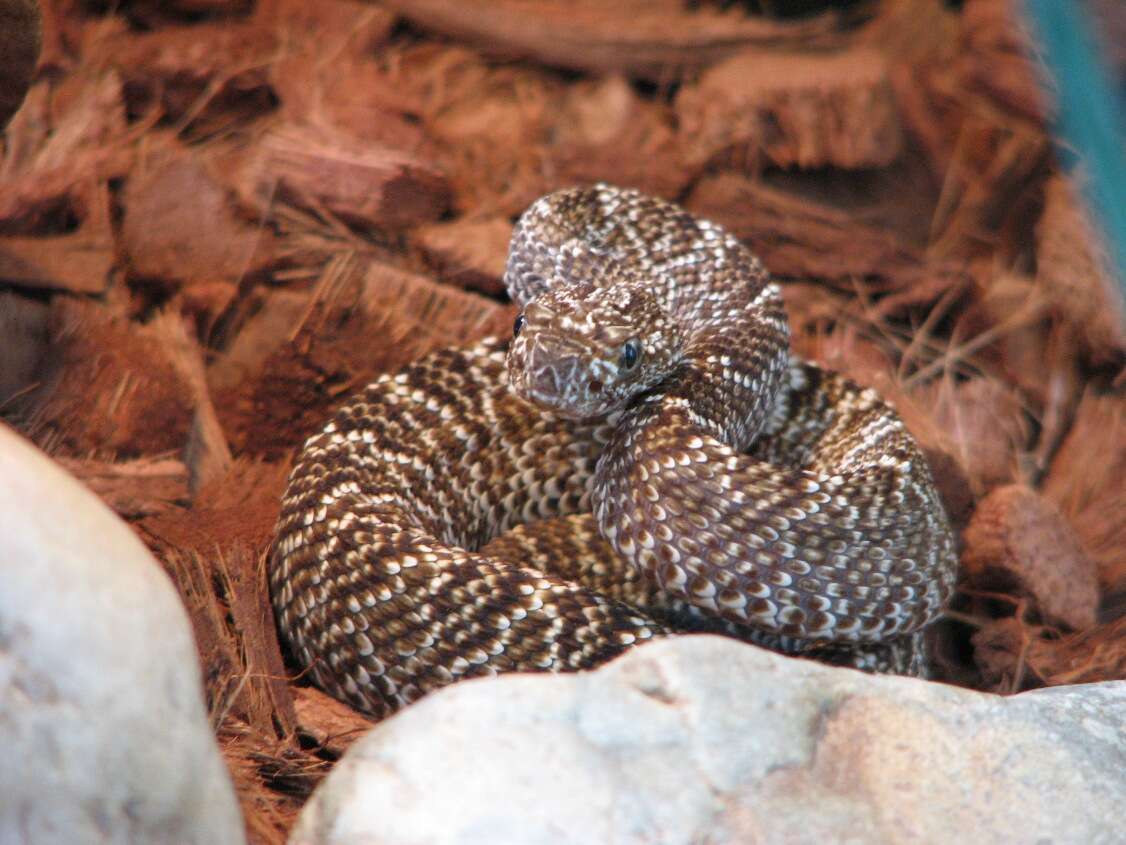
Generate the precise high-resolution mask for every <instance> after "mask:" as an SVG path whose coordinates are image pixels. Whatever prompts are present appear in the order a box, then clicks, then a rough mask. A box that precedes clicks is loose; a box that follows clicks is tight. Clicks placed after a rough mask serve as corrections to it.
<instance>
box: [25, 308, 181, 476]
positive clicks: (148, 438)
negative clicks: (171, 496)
mask: <svg viewBox="0 0 1126 845" xmlns="http://www.w3.org/2000/svg"><path fill="white" fill-rule="evenodd" d="M48 333H49V338H50V339H49V346H48V354H47V355H46V356H45V358H44V361H43V377H42V381H43V383H42V386H41V387H40V388H39V389H38V390H36V391H34V392H33V393H30V394H28V395H27V397H26V400H25V401H23V402H21V403H20V406H21V407H22V412H23V413H24V414H25V415H26V417H27V419H28V421H29V424H28V430H29V434H30V435H31V436H32V438H33V439H34V440H35V441H36V442H37V444H38V445H39V446H40V447H41V448H43V449H44V451H46V452H48V453H49V454H62V455H68V456H75V457H88V456H94V457H105V458H111V459H112V458H116V457H118V456H124V457H130V456H135V455H152V454H160V453H165V452H169V451H178V450H180V449H182V448H183V447H184V444H185V442H186V441H187V435H188V428H189V425H190V422H191V417H192V413H193V411H194V401H193V398H192V385H191V381H190V379H189V378H188V376H187V375H186V374H185V373H184V372H183V371H182V370H181V369H180V368H179V367H178V365H177V364H176V362H175V358H174V356H173V354H172V353H171V352H170V350H169V349H168V347H167V345H166V342H165V340H164V339H163V338H161V337H160V336H159V335H158V334H156V333H154V332H153V331H152V330H148V329H146V328H144V327H138V326H136V325H133V324H132V323H131V322H130V321H129V320H127V319H125V318H124V317H121V316H119V315H117V314H115V313H114V312H112V311H111V310H110V309H108V308H105V307H103V306H101V305H98V304H96V303H92V302H83V301H79V300H70V299H62V298H56V299H55V300H53V301H52V303H51V313H50V318H49V324H48Z"/></svg>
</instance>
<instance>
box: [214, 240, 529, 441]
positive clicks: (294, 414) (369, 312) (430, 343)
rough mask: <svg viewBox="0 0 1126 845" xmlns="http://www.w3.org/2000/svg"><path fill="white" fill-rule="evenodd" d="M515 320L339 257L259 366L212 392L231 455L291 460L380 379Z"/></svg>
mask: <svg viewBox="0 0 1126 845" xmlns="http://www.w3.org/2000/svg"><path fill="white" fill-rule="evenodd" d="M512 318H513V309H511V308H504V307H502V306H500V305H498V304H496V303H495V302H492V301H490V300H487V299H484V298H482V297H480V296H478V295H475V294H472V293H468V292H465V291H461V290H458V289H457V288H453V287H450V286H447V285H439V284H435V283H434V282H432V281H430V280H429V279H426V278H424V277H421V276H416V275H413V274H411V273H406V272H404V271H402V270H398V269H396V268H394V267H390V266H388V265H386V264H382V263H380V262H378V261H371V260H370V259H365V258H362V257H358V256H351V257H349V256H347V255H343V256H341V257H340V258H339V259H338V260H337V261H335V262H333V264H331V265H330V266H329V268H328V269H326V271H325V273H324V274H323V276H322V278H321V280H320V282H319V283H318V285H317V290H316V294H315V296H314V297H313V299H312V301H311V302H310V303H309V308H308V310H307V311H306V312H305V314H304V315H303V316H302V319H301V321H300V323H299V325H298V326H296V327H295V328H294V330H293V331H292V332H291V333H290V335H289V336H287V337H286V339H285V342H284V343H282V344H280V345H278V346H277V347H276V348H275V349H274V350H273V351H272V352H270V353H269V354H268V355H267V356H266V357H265V360H264V361H263V362H262V364H261V368H260V369H259V370H258V371H257V372H252V373H247V374H246V375H247V377H246V379H245V380H244V381H243V382H241V383H239V384H238V386H237V387H236V388H233V389H231V390H230V391H224V390H222V389H220V388H216V390H215V399H216V407H217V409H218V412H219V418H220V421H221V422H222V424H223V428H224V430H225V431H226V433H227V436H228V438H230V442H231V446H232V448H233V449H234V450H235V452H236V453H249V454H253V455H258V456H261V457H263V458H266V459H268V460H277V459H280V458H284V457H287V456H288V455H289V454H290V451H291V450H292V449H293V447H294V446H297V445H299V444H300V443H302V442H304V440H305V439H306V438H307V437H308V436H309V435H310V434H311V433H312V432H314V431H316V430H318V429H319V428H320V427H321V426H322V425H323V424H324V421H325V420H326V419H327V418H328V416H329V414H330V412H331V409H332V408H334V407H335V406H336V405H337V404H339V403H340V402H341V401H343V399H344V398H346V397H347V396H348V395H349V394H350V393H352V392H354V391H356V390H358V389H359V388H360V387H362V386H363V385H364V384H366V383H368V382H369V381H372V380H373V379H374V378H375V377H376V376H377V375H378V374H380V373H383V372H387V371H390V370H394V369H397V368H398V367H401V366H403V365H405V364H406V363H408V362H410V361H413V360H414V359H415V358H417V357H419V356H421V355H424V354H426V353H427V352H431V351H433V350H435V349H438V348H439V347H443V346H451V345H457V344H465V343H469V342H471V341H473V340H477V339H479V338H481V337H484V336H485V335H490V334H506V333H508V332H510V331H511V326H512ZM373 338H376V339H378V342H373V340H372V339H373ZM255 357H257V356H255Z"/></svg>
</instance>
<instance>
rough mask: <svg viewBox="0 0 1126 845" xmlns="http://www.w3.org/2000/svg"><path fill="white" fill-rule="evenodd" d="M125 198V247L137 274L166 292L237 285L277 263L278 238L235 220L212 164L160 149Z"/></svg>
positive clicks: (178, 150) (147, 158)
mask: <svg viewBox="0 0 1126 845" xmlns="http://www.w3.org/2000/svg"><path fill="white" fill-rule="evenodd" d="M139 165H140V166H139V169H138V170H137V171H136V172H135V173H134V174H133V175H132V176H131V177H130V179H129V182H128V184H127V185H126V188H125V192H124V197H123V201H124V205H125V213H124V216H123V219H122V222H121V243H122V247H123V249H124V251H125V254H126V256H127V257H128V261H129V267H130V272H131V273H132V274H133V275H134V276H137V277H142V278H145V279H148V280H151V282H153V283H155V284H156V285H158V286H159V287H161V288H163V289H164V290H166V291H175V290H177V289H179V288H181V287H186V286H192V285H195V284H211V283H213V282H226V283H236V282H238V281H240V280H241V279H243V278H244V277H246V276H253V275H255V274H256V273H259V272H261V271H262V270H263V269H264V268H265V267H266V266H268V265H269V263H270V262H271V261H272V251H273V246H274V240H273V237H272V235H271V233H270V231H269V230H268V229H265V228H264V227H261V226H255V225H252V224H251V223H249V222H247V221H246V220H244V219H242V218H240V217H239V216H238V215H236V214H235V211H234V208H233V206H232V203H231V202H230V200H229V198H228V196H227V192H226V191H225V190H224V188H223V187H222V186H221V185H220V184H218V183H217V182H216V180H215V179H214V178H213V177H212V175H211V172H210V169H209V167H208V165H207V162H206V161H205V160H204V159H203V158H202V157H201V156H199V155H198V154H195V153H190V152H188V151H186V150H183V149H181V148H179V147H178V145H176V144H175V143H173V142H169V144H168V145H159V144H157V145H155V148H154V149H153V150H151V151H150V153H149V154H148V155H146V156H145V157H144V159H143V160H142V161H141V162H140V163H139Z"/></svg>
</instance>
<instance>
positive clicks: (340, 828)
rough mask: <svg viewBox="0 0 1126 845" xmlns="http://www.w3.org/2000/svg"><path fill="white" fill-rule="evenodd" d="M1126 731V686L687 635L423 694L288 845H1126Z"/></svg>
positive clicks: (362, 744)
mask: <svg viewBox="0 0 1126 845" xmlns="http://www.w3.org/2000/svg"><path fill="white" fill-rule="evenodd" d="M1123 725H1126V683H1123V682H1115V683H1105V684H1093V685H1087V686H1079V687H1070V688H1067V687H1061V688H1055V689H1049V690H1040V691H1036V692H1030V693H1024V694H1022V695H1017V696H1013V697H1010V698H1001V697H998V696H994V695H986V694H982V693H976V692H971V691H967V690H963V689H957V688H954V687H949V686H944V685H940V684H934V683H927V682H925V681H919V680H915V679H911V678H899V677H887V676H870V675H863V674H861V673H859V672H855V671H852V670H849V669H834V668H830V667H826V666H821V665H819V664H816V663H812V662H807V661H801V660H796V659H792V658H786V657H781V656H779V655H775V654H772V653H770V652H767V651H763V650H761V649H758V648H755V647H754V646H750V645H745V644H741V643H737V642H734V641H732V640H725V639H721V638H717V637H705V636H696V637H680V638H675V639H670V640H666V641H662V642H655V643H653V644H651V645H646V646H644V647H641V648H638V649H636V650H634V651H633V652H631V653H629V654H627V655H625V656H623V657H622V658H620V659H618V660H616V661H614V662H613V663H611V664H609V665H608V666H606V667H604V668H602V669H600V670H599V671H596V672H592V673H587V674H579V675H556V676H550V675H538V676H534V675H522V676H520V675H513V676H508V677H503V678H498V679H488V680H479V681H470V682H466V683H463V684H460V685H455V686H453V687H450V688H448V689H445V690H442V691H441V692H439V693H436V694H434V695H432V696H430V697H428V698H426V699H424V700H423V701H421V702H419V703H418V704H416V705H414V706H412V707H410V708H409V709H407V710H406V711H404V712H403V713H401V714H400V715H398V716H395V717H394V718H391V719H389V720H387V721H386V722H384V723H382V724H381V725H379V726H377V727H376V728H375V729H373V730H372V731H371V733H370V734H368V735H367V736H365V737H364V738H363V739H362V740H360V741H359V742H357V743H356V744H355V745H354V746H353V747H352V748H351V749H350V750H349V751H348V753H347V754H346V755H345V756H344V757H343V759H342V760H341V761H340V762H339V763H338V764H337V766H336V768H335V769H334V770H333V772H332V773H331V774H330V775H329V776H328V778H327V779H326V780H325V782H324V783H323V784H322V785H321V786H320V788H319V789H318V790H317V791H316V792H315V793H314V795H313V797H312V798H311V799H310V801H309V802H308V804H307V805H306V807H305V809H304V810H303V812H302V814H301V817H300V819H299V821H298V824H297V826H296V828H295V829H294V831H293V834H292V836H291V838H290V842H291V843H301V845H305V843H317V844H318V845H321V844H322V843H323V844H324V845H328V843H333V845H344V844H345V843H347V844H348V845H353V843H354V844H355V845H359V844H360V843H365V844H366V843H380V845H396V843H404V844H405V843H412V845H420V844H421V843H426V845H438V843H463V844H464V845H467V844H468V843H479V842H489V843H521V844H522V845H528V843H552V845H559V843H594V842H597V843H707V844H708V845H717V843H727V842H731V843H736V842H737V843H747V842H753V843H773V842H786V843H803V842H855V843H865V842H878V843H899V842H912V843H926V842H936V843H938V842H941V843H948V842H957V841H967V842H974V843H991V842H997V843H1000V842H1005V843H1010V842H1022V843H1036V842H1043V843H1047V842H1054V843H1064V842H1077V843H1078V842H1082V843H1096V842H1106V843H1110V842H1120V841H1122V840H1121V837H1122V822H1121V807H1122V804H1123V801H1124V799H1126V733H1124V732H1123Z"/></svg>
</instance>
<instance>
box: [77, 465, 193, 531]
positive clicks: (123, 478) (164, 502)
mask: <svg viewBox="0 0 1126 845" xmlns="http://www.w3.org/2000/svg"><path fill="white" fill-rule="evenodd" d="M55 460H56V461H58V463H60V464H61V465H62V466H63V468H64V469H66V470H67V472H69V473H70V474H71V475H73V476H75V477H76V478H77V479H78V480H79V481H81V482H82V483H83V484H85V485H86V486H87V487H89V488H90V489H91V490H93V491H94V492H95V493H97V494H98V496H100V497H101V499H102V501H103V502H105V503H106V504H107V505H109V506H110V507H111V508H113V509H114V510H115V511H116V512H117V514H118V516H120V517H122V518H123V519H130V520H132V519H138V518H140V517H144V516H152V515H154V514H158V513H164V512H165V511H167V510H169V509H170V508H174V507H178V506H183V505H184V504H186V503H187V502H188V500H189V499H190V493H189V491H188V468H187V467H186V466H184V463H183V461H180V460H178V459H176V458H161V457H143V458H137V459H136V460H132V461H121V462H116V463H115V462H110V461H96V460H89V459H86V460H78V459H75V458H65V457H56V458H55Z"/></svg>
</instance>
